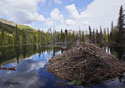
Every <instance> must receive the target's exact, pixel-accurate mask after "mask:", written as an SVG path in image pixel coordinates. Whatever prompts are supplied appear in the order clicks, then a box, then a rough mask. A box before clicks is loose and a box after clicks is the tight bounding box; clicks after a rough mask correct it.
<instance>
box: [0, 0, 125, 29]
mask: <svg viewBox="0 0 125 88" xmlns="http://www.w3.org/2000/svg"><path fill="white" fill-rule="evenodd" d="M121 5H123V6H125V1H124V0H1V1H0V6H1V8H0V18H4V19H7V20H11V21H14V22H17V23H19V24H26V25H30V26H32V27H34V28H39V29H43V30H47V29H48V28H50V27H51V28H54V29H56V30H60V29H66V28H67V29H73V30H79V28H80V29H81V30H87V29H88V26H89V25H90V26H92V27H93V28H99V27H100V26H102V27H106V28H107V27H110V24H111V21H114V24H116V23H117V19H118V12H119V8H120V6H121Z"/></svg>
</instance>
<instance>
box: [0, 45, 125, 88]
mask: <svg viewBox="0 0 125 88" xmlns="http://www.w3.org/2000/svg"><path fill="white" fill-rule="evenodd" d="M104 49H105V50H106V52H108V53H110V54H113V55H116V56H117V57H118V58H120V59H121V58H123V56H124V55H123V54H124V52H125V51H124V49H123V48H122V50H123V51H120V52H118V51H117V49H116V51H115V49H114V48H108V47H105V48H104ZM118 50H120V49H118ZM64 51H65V50H64V49H61V48H56V47H49V46H44V47H36V46H21V47H4V48H0V65H1V66H2V67H15V71H13V70H0V88H125V79H122V80H120V79H118V78H115V79H113V80H111V81H107V82H106V83H103V84H97V85H91V86H81V85H71V84H70V82H68V81H66V80H62V79H59V78H58V77H56V76H54V75H53V74H52V73H50V72H48V71H47V69H46V66H47V65H49V64H50V63H49V62H48V60H49V59H50V58H51V57H52V56H55V55H57V54H61V53H63V52H64ZM119 54H120V55H119Z"/></svg>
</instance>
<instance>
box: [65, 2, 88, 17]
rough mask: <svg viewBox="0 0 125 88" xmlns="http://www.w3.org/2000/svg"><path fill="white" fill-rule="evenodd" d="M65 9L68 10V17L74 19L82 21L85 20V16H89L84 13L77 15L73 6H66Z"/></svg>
mask: <svg viewBox="0 0 125 88" xmlns="http://www.w3.org/2000/svg"><path fill="white" fill-rule="evenodd" d="M65 8H66V9H67V10H68V12H69V13H70V15H71V16H72V18H74V19H83V18H86V17H87V16H89V15H88V14H86V13H84V12H80V13H79V12H78V10H77V8H76V6H75V4H71V5H68V6H66V7H65Z"/></svg>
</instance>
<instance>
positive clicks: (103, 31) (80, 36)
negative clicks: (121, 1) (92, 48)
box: [0, 6, 125, 47]
mask: <svg viewBox="0 0 125 88" xmlns="http://www.w3.org/2000/svg"><path fill="white" fill-rule="evenodd" d="M88 29H89V33H85V32H84V31H82V30H79V31H68V30H67V29H65V30H64V29H61V31H60V32H58V31H56V30H55V31H54V30H52V29H51V28H49V29H48V31H47V32H44V31H42V30H40V29H38V30H35V29H33V28H31V27H28V26H20V25H16V26H12V25H8V24H5V23H2V22H0V46H1V47H5V46H20V45H33V44H38V45H46V44H52V45H56V44H57V45H58V44H61V45H63V44H68V45H70V44H75V43H78V42H91V43H94V44H97V45H99V46H102V45H118V46H124V45H125V14H124V8H123V6H121V7H120V10H119V17H118V22H117V25H114V24H113V21H112V22H111V28H102V27H101V26H100V29H95V28H92V27H91V26H89V27H88Z"/></svg>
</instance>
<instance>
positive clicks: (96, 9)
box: [65, 0, 125, 29]
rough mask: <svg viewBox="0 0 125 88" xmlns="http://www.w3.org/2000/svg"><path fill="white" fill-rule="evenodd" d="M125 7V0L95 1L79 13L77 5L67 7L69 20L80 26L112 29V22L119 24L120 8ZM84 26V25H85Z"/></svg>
mask: <svg viewBox="0 0 125 88" xmlns="http://www.w3.org/2000/svg"><path fill="white" fill-rule="evenodd" d="M121 5H123V6H125V1H124V0H94V1H93V2H92V3H91V4H89V5H88V6H87V8H86V10H83V11H80V12H79V11H78V10H77V7H76V6H75V4H71V5H68V6H66V7H65V9H66V10H67V11H68V12H69V16H70V17H69V18H71V19H72V20H74V21H75V22H76V23H77V24H76V26H78V25H81V26H82V27H83V28H86V29H87V28H88V25H91V26H92V27H94V28H96V27H98V28H99V27H100V25H101V26H102V27H110V24H111V21H114V23H115V24H117V19H118V13H119V8H120V6H121ZM83 24H84V25H83Z"/></svg>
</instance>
